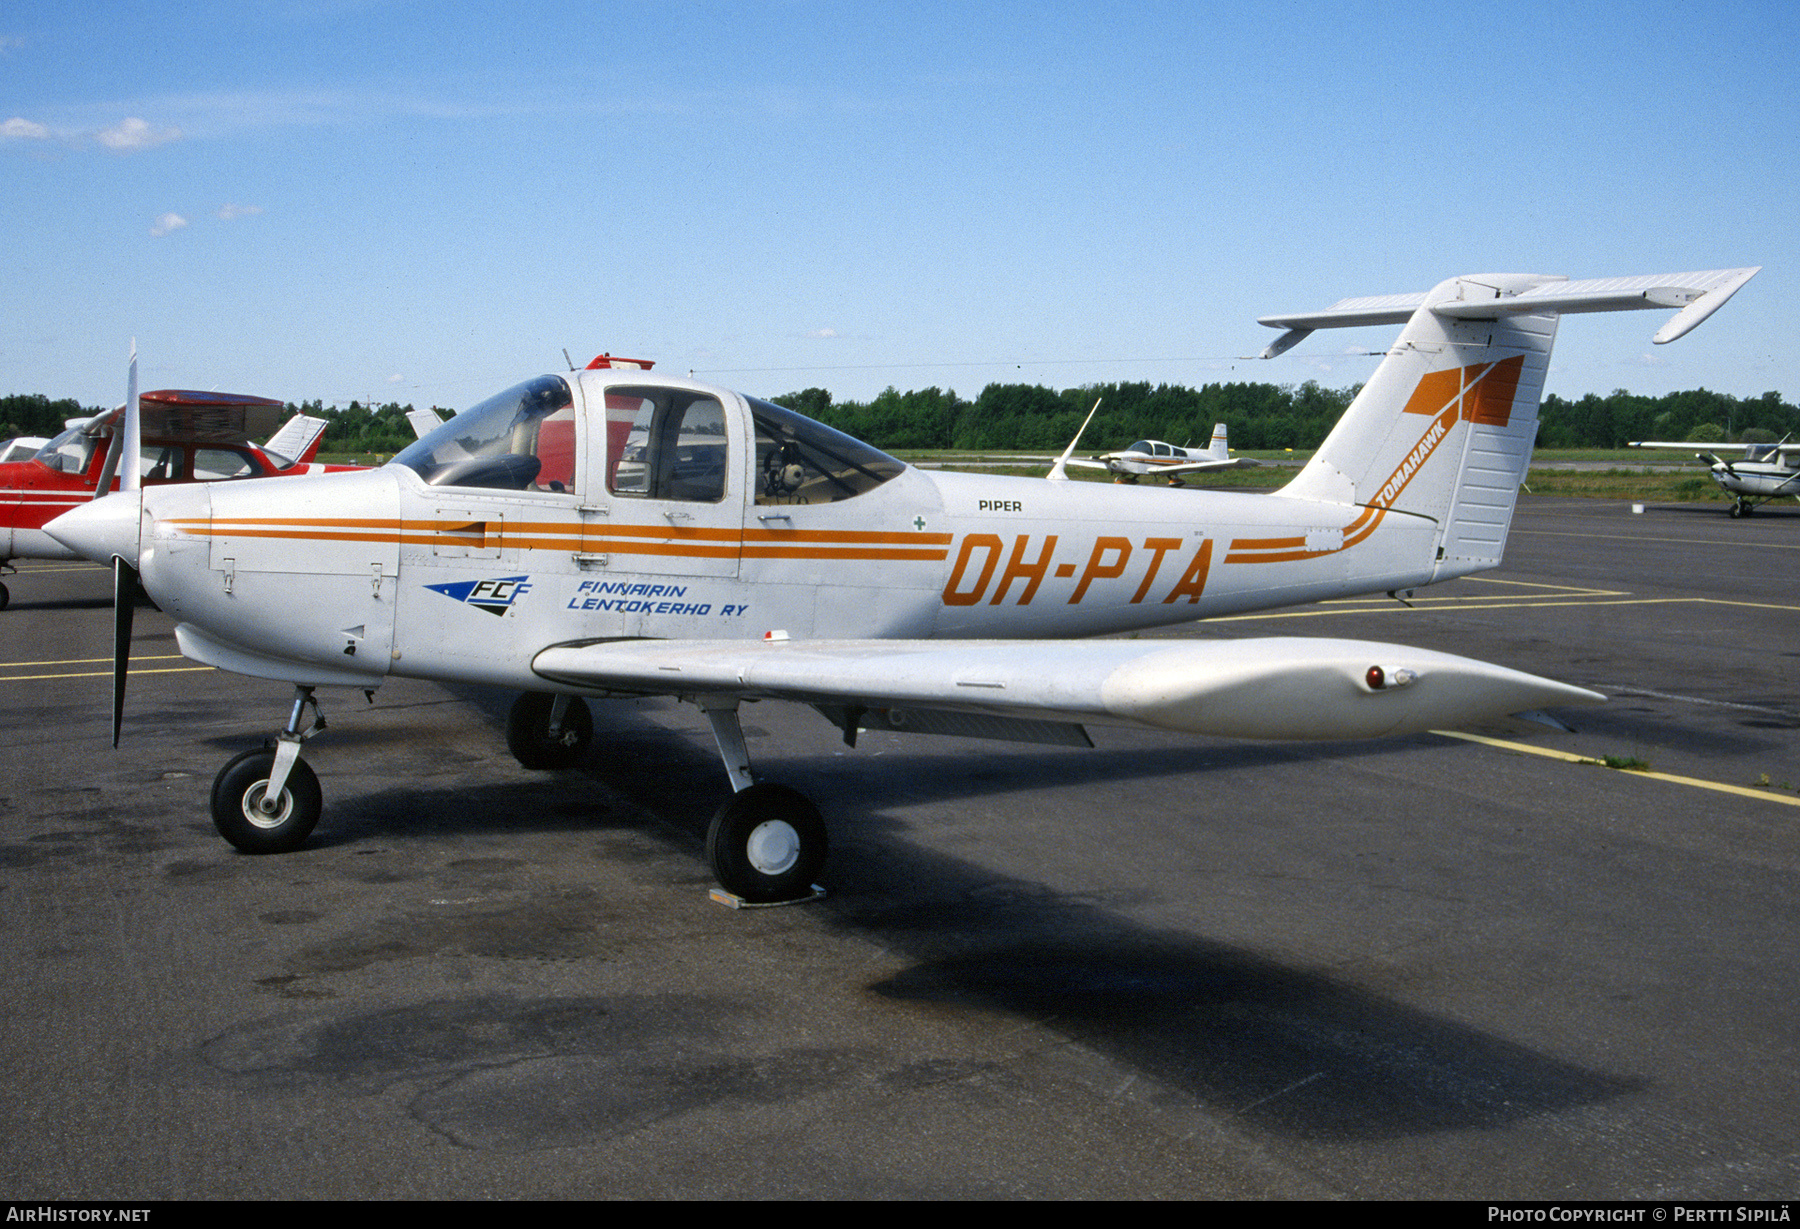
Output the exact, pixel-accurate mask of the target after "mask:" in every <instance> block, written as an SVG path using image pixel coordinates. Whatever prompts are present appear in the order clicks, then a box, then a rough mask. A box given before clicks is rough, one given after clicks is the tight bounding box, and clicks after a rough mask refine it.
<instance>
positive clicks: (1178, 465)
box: [1063, 457, 1262, 474]
mask: <svg viewBox="0 0 1800 1229" xmlns="http://www.w3.org/2000/svg"><path fill="white" fill-rule="evenodd" d="M1063 464H1064V465H1074V466H1077V467H1079V468H1081V469H1106V470H1111V469H1117V468H1118V466H1116V465H1109V464H1108V463H1107V462H1105V461H1081V460H1077V459H1076V458H1074V457H1070V458H1068V459H1067V460H1065V461H1063ZM1125 464H1128V465H1129V464H1130V462H1129V461H1126V462H1125ZM1261 464H1262V462H1261V461H1257V460H1253V459H1251V458H1250V457H1232V458H1230V459H1229V460H1225V461H1173V462H1170V463H1168V464H1164V463H1162V462H1160V461H1144V462H1139V463H1138V464H1137V466H1134V467H1133V468H1132V469H1131V470H1130V472H1132V473H1141V474H1208V473H1212V472H1214V471H1215V470H1221V469H1243V468H1245V467H1247V466H1251V465H1261Z"/></svg>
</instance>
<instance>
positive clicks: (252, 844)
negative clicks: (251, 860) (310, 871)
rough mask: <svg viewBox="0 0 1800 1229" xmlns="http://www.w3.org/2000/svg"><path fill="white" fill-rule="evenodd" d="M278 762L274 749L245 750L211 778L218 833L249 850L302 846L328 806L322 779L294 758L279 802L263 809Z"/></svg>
mask: <svg viewBox="0 0 1800 1229" xmlns="http://www.w3.org/2000/svg"><path fill="white" fill-rule="evenodd" d="M274 764H275V753H274V752H273V751H270V750H267V749H266V748H265V749H263V750H259V751H246V752H244V754H242V755H240V756H238V757H237V758H236V759H234V760H232V761H231V762H230V763H228V764H226V765H225V767H223V768H221V769H220V770H219V775H218V776H217V777H216V778H214V780H213V789H212V814H213V825H214V826H215V827H216V828H218V830H219V835H220V836H222V837H224V838H225V839H226V840H228V841H230V842H231V843H232V844H233V845H235V846H237V848H239V849H241V850H243V851H244V852H245V853H287V852H288V851H289V850H293V849H298V848H300V846H301V845H303V844H305V843H306V838H307V837H308V836H310V835H311V834H312V830H313V828H314V826H315V825H317V824H318V822H319V812H320V810H322V809H323V806H324V802H323V796H322V795H321V794H320V792H319V778H318V777H316V776H314V775H313V770H312V769H311V767H309V766H308V765H307V763H306V761H305V760H297V761H295V763H294V767H293V769H292V771H290V772H289V773H288V779H287V784H286V785H285V786H284V787H283V788H282V791H281V801H280V803H279V804H278V805H276V806H275V807H273V808H272V809H271V810H269V811H265V810H264V809H263V807H262V802H263V799H264V797H265V796H266V794H267V791H268V786H269V773H270V771H271V770H272V769H273V767H274Z"/></svg>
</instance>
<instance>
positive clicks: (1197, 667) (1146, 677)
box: [532, 638, 1604, 739]
mask: <svg viewBox="0 0 1800 1229" xmlns="http://www.w3.org/2000/svg"><path fill="white" fill-rule="evenodd" d="M532 669H533V670H534V671H536V672H537V674H538V675H539V676H541V677H542V678H544V679H545V680H547V681H549V682H551V683H555V684H557V685H559V686H562V687H566V688H570V689H573V690H578V691H586V692H591V693H625V694H632V695H674V696H682V697H688V698H696V697H711V696H716V697H720V698H724V699H737V700H793V701H797V702H800V703H804V704H812V705H815V706H819V707H821V708H832V707H836V708H841V709H848V710H868V711H870V712H873V713H878V714H882V716H883V724H884V725H885V726H886V727H887V728H903V727H904V721H903V720H901V721H896V720H894V717H893V715H894V714H895V713H896V712H898V713H900V714H905V713H906V712H907V711H909V710H920V711H922V712H928V713H961V714H975V715H986V716H990V717H998V718H1003V719H1017V720H1025V721H1047V722H1058V723H1067V722H1099V723H1102V724H1116V725H1137V726H1148V727H1153V728H1157V729H1164V730H1178V731H1182V732H1186V733H1192V734H1209V735H1217V736H1221V737H1230V738H1277V739H1337V738H1374V737H1380V736H1383V735H1389V734H1408V733H1417V732H1419V731H1422V730H1429V729H1439V728H1445V727H1454V726H1460V725H1466V724H1470V723H1473V722H1479V721H1487V720H1491V719H1493V718H1496V717H1502V716H1506V715H1509V714H1512V713H1518V712H1522V711H1525V710H1532V709H1539V708H1544V707H1547V706H1553V705H1555V706H1560V705H1569V704H1593V703H1598V702H1599V701H1601V700H1602V699H1604V697H1603V696H1600V695H1598V694H1597V693H1595V692H1592V691H1588V690H1585V689H1584V688H1580V687H1571V686H1569V685H1567V684H1564V683H1557V682H1553V681H1551V680H1549V679H1544V678H1538V677H1537V676H1535V675H1530V674H1523V673H1521V672H1519V671H1517V670H1508V669H1506V668H1505V667H1502V666H1493V665H1489V664H1487V663H1485V662H1479V661H1474V660H1471V659H1470V658H1466V657H1455V656H1452V655H1450V654H1448V653H1436V652H1432V651H1430V650H1427V649H1415V648H1407V647H1405V646H1402V645H1393V644H1374V643H1368V642H1365V641H1358V640H1312V639H1296V638H1269V639H1255V640H1229V641H1194V640H1182V641H1170V640H1072V641H1071V640H1062V641H1056V640H1051V641H1040V640H998V641H985V640H981V641H978V640H814V641H783V640H775V641H742V640H703V641H692V640H687V641H674V640H610V641H606V640H597V641H574V642H571V643H568V644H559V645H553V646H551V647H550V648H547V649H545V650H544V651H543V652H541V653H539V654H538V655H537V658H536V659H535V660H534V661H533V662H532Z"/></svg>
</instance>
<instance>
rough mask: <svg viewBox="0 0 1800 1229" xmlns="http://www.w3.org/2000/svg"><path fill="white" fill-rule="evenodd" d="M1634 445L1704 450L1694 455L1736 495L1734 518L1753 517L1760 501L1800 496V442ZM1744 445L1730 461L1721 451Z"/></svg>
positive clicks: (1647, 442)
mask: <svg viewBox="0 0 1800 1229" xmlns="http://www.w3.org/2000/svg"><path fill="white" fill-rule="evenodd" d="M1628 447H1631V448H1676V449H1687V448H1693V449H1703V450H1704V451H1698V452H1695V453H1694V455H1695V456H1696V457H1698V458H1699V459H1700V460H1702V461H1705V462H1706V463H1707V465H1708V467H1709V468H1710V470H1711V472H1712V478H1713V481H1714V482H1716V483H1718V484H1719V489H1720V490H1722V491H1724V492H1725V493H1726V494H1727V495H1730V496H1732V497H1733V498H1732V501H1731V507H1730V508H1729V509H1727V511H1728V512H1729V513H1730V515H1731V516H1732V517H1734V518H1735V517H1740V516H1749V515H1750V514H1751V513H1752V512H1754V511H1756V508H1757V506H1758V505H1759V504H1766V503H1768V502H1769V501H1770V500H1771V499H1785V498H1787V497H1789V496H1792V497H1793V498H1795V499H1800V444H1791V443H1789V442H1788V441H1787V440H1782V441H1781V442H1780V443H1779V444H1675V443H1669V442H1667V441H1664V440H1633V441H1632V442H1631V443H1630V444H1629V445H1628ZM1733 448H1742V449H1743V450H1744V455H1743V457H1742V458H1741V459H1739V460H1736V461H1726V460H1723V459H1721V458H1720V456H1719V454H1720V453H1723V452H1729V451H1730V450H1731V449H1733Z"/></svg>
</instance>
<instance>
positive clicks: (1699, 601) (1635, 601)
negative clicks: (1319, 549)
mask: <svg viewBox="0 0 1800 1229" xmlns="http://www.w3.org/2000/svg"><path fill="white" fill-rule="evenodd" d="M1688 605H1697V606H1743V607H1747V608H1749V609H1751V610H1800V606H1786V605H1782V604H1780V603H1777V602H1730V601H1725V600H1724V599H1722V598H1713V597H1634V598H1619V599H1613V600H1593V601H1581V600H1575V599H1570V600H1566V601H1547V600H1546V601H1507V600H1505V599H1503V598H1501V599H1495V598H1470V599H1466V600H1465V601H1464V602H1463V603H1462V604H1460V605H1458V606H1457V607H1456V609H1458V610H1537V609H1544V608H1548V607H1553V606H1688ZM1434 609H1445V607H1435V608H1434ZM1405 613H1408V611H1407V608H1406V607H1405V606H1402V605H1400V604H1399V603H1397V602H1395V603H1392V604H1389V603H1383V604H1381V605H1379V606H1373V605H1372V606H1352V607H1347V608H1341V609H1338V610H1288V611H1283V612H1281V613H1279V614H1242V615H1222V616H1219V617H1217V618H1212V619H1206V620H1204V622H1207V623H1242V622H1244V621H1246V620H1249V619H1317V618H1321V617H1323V616H1326V615H1342V614H1405Z"/></svg>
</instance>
